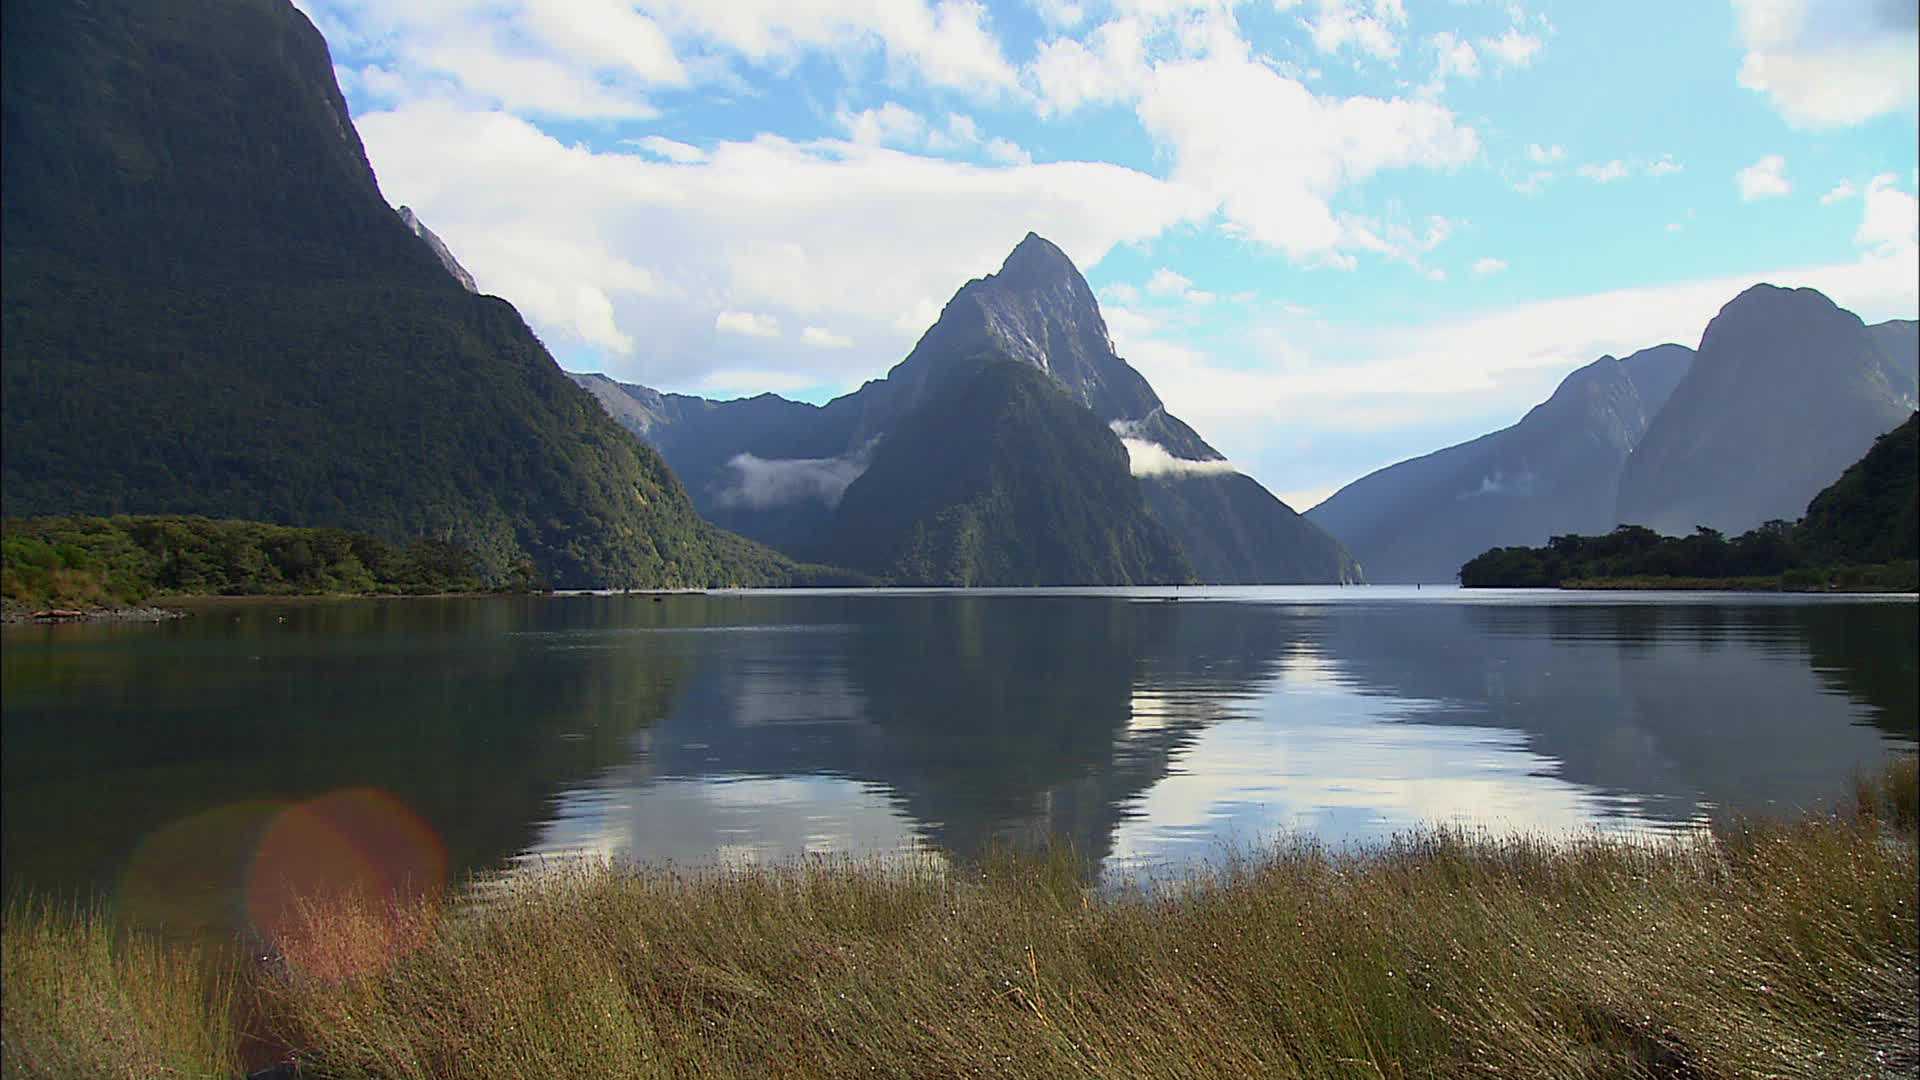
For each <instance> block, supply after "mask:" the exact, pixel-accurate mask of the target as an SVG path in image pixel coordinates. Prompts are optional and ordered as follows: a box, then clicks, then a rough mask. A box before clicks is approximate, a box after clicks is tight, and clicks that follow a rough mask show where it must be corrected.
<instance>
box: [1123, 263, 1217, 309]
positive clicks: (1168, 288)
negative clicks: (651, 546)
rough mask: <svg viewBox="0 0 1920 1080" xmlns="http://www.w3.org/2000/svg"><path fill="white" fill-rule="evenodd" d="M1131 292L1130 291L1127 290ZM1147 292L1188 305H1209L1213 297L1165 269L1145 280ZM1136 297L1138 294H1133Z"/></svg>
mask: <svg viewBox="0 0 1920 1080" xmlns="http://www.w3.org/2000/svg"><path fill="white" fill-rule="evenodd" d="M1128 291H1129V292H1133V290H1132V289H1130V288H1129V289H1128ZM1147 292H1148V293H1150V294H1152V295H1154V296H1164V297H1168V298H1170V299H1174V300H1179V301H1182V302H1184V303H1188V304H1211V303H1213V301H1214V295H1213V294H1212V293H1210V292H1207V291H1206V290H1204V289H1196V288H1194V287H1193V282H1191V281H1189V280H1187V279H1186V278H1185V277H1183V276H1182V275H1180V274H1177V273H1174V272H1173V271H1172V270H1169V269H1167V268H1166V267H1164V266H1163V267H1161V268H1160V269H1158V270H1155V271H1154V272H1153V276H1151V277H1149V278H1147ZM1134 295H1135V296H1136V297H1137V296H1138V295H1139V294H1138V293H1137V292H1135V293H1134Z"/></svg>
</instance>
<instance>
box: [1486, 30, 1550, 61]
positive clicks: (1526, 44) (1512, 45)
mask: <svg viewBox="0 0 1920 1080" xmlns="http://www.w3.org/2000/svg"><path fill="white" fill-rule="evenodd" d="M1480 48H1481V49H1482V50H1483V51H1485V52H1488V53H1491V54H1493V57H1494V59H1496V60H1498V61H1500V64H1501V66H1502V67H1510V68H1523V67H1528V66H1530V65H1531V64H1532V63H1533V58H1534V56H1535V55H1537V54H1538V53H1539V52H1540V39H1539V38H1538V37H1535V36H1534V35H1532V34H1529V33H1525V32H1523V31H1522V30H1521V29H1520V28H1519V27H1517V26H1516V27H1509V28H1508V29H1507V32H1506V33H1504V34H1501V35H1500V36H1499V37H1497V38H1481V39H1480Z"/></svg>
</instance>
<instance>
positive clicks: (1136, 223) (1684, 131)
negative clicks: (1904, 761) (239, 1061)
mask: <svg viewBox="0 0 1920 1080" xmlns="http://www.w3.org/2000/svg"><path fill="white" fill-rule="evenodd" d="M299 6H300V7H301V8H302V10H304V11H306V12H307V13H308V15H309V16H310V17H311V18H312V19H313V20H314V22H315V23H316V25H318V26H319V27H320V29H321V31H322V32H323V33H324V34H325V35H326V36H327V39H328V43H329V46H330V47H331V49H332V50H333V56H334V63H335V66H336V72H337V74H338V76H339V78H340V82H341V86H342V88H343V90H344V91H345V92H346V95H347V99H348V103H349V105H350V107H351V109H352V111H353V114H354V117H355V122H356V125H357V126H358V127H359V129H360V132H361V136H362V139H363V141H364V142H365V144H366V147H367V152H368V156H369V158H370V159H371V160H372V163H373V166H374V169H375V172H376V173H377V174H378V176H379V178H380V181H381V185H382V189H383V191H384V192H385V194H386V196H387V198H388V199H389V200H390V201H392V202H393V203H395V204H396V205H399V204H402V203H405V204H408V205H411V206H412V207H413V208H414V209H415V210H416V211H417V212H418V213H419V214H420V215H421V217H422V218H423V219H424V220H425V221H426V222H427V223H428V224H429V225H430V226H431V227H432V228H433V229H434V230H435V231H437V232H438V233H439V234H440V235H441V236H442V237H443V238H444V239H446V241H447V242H448V244H449V245H450V246H451V247H452V249H453V250H454V252H455V253H456V255H457V256H458V257H459V258H460V259H461V261H462V262H463V263H464V264H465V265H466V266H467V267H468V269H470V270H471V271H472V272H473V273H474V275H475V277H476V278H477V279H478V281H479V284H480V287H481V288H482V290H483V291H487V292H493V293H497V294H498V295H501V296H504V297H506V298H507V299H508V300H510V301H512V302H513V303H514V304H515V305H517V306H518V307H519V308H520V310H521V312H522V313H523V314H524V315H525V316H526V317H527V319H528V320H529V322H531V323H532V325H533V326H534V328H535V330H536V331H538V332H539V334H540V335H541V337H542V339H543V340H545V341H546V342H547V344H548V346H549V347H550V348H551V349H552V350H553V352H554V354H555V356H556V357H557V358H558V359H559V360H560V361H561V363H562V364H563V365H564V366H566V367H568V368H570V369H574V370H600V371H606V372H608V373H609V374H612V375H614V376H616V377H618V378H621V379H624V380H628V381H635V382H643V383H646V384H647V385H650V386H654V387H657V388H660V389H666V390H680V391H686V392H693V393H702V394H707V395H710V396H737V395H742V394H751V393H756V392H759V391H762V390H772V391H776V392H779V393H784V394H787V395H789V396H795V397H801V398H805V399H808V400H814V401H820V400H824V399H826V398H828V397H831V396H833V395H835V394H838V393H843V392H845V391H847V390H849V389H852V388H854V387H856V386H858V385H859V384H860V382H862V381H863V380H865V379H869V378H874V377H877V376H879V375H880V374H882V373H883V372H884V371H885V370H886V368H887V367H889V366H890V365H891V364H893V363H895V362H897V361H898V360H899V359H900V358H901V357H903V356H904V355H905V354H906V352H907V350H908V349H910V348H911V347H912V344H913V341H914V340H915V339H916V338H917V337H918V335H919V334H920V332H921V331H923V330H924V329H925V328H926V326H927V325H928V324H929V323H930V322H931V321H932V320H933V318H934V317H936V316H937V314H938V311H939V308H940V305H941V304H943V303H944V302H945V301H946V299H947V298H948V297H949V296H951V294H952V293H953V291H954V290H955V289H957V288H958V287H959V286H960V285H961V284H962V283H964V282H965V281H966V280H967V279H968V278H971V277H976V276H979V275H982V274H985V273H989V272H991V271H992V270H993V269H994V268H995V267H997V265H998V264H999V261H1000V260H1001V259H1002V258H1003V257H1004V256H1005V254H1006V252H1007V251H1008V250H1009V249H1011V248H1012V246H1013V245H1014V244H1015V243H1017V242H1018V241H1019V239H1020V238H1021V237H1022V236H1023V235H1024V234H1025V233H1026V232H1027V231H1028V230H1029V229H1032V230H1034V231H1037V232H1039V233H1041V234H1042V235H1044V236H1047V237H1049V238H1050V239H1053V240H1054V241H1055V242H1057V243H1059V244H1060V245H1061V246H1062V247H1063V248H1064V249H1065V250H1066V251H1067V253H1068V254H1069V255H1071V256H1072V257H1073V258H1074V259H1075V261H1076V262H1077V263H1078V264H1079V265H1080V267H1081V269H1082V271H1083V272H1085V273H1086V275H1087V277H1088V280H1089V281H1091V282H1092V283H1093V285H1094V287H1095V289H1096V291H1098V292H1099V294H1100V296H1101V301H1102V307H1103V310H1104V312H1105V314H1106V316H1107V320H1108V324H1109V328H1110V330H1111V331H1112V334H1113V337H1114V339H1115V342H1116V344H1117V346H1118V347H1119V350H1120V352H1121V354H1122V355H1123V356H1126V357H1127V358H1128V359H1129V360H1130V361H1132V362H1133V363H1134V364H1135V366H1137V367H1139V368H1140V369H1141V370H1142V371H1143V372H1144V373H1145V374H1146V375H1147V377H1148V378H1149V379H1150V380H1151V381H1152V382H1153V383H1154V386H1155V388H1156V389H1157V390H1158V391H1159V392H1160V394H1161V396H1162V397H1163V398H1164V399H1166V401H1167V403H1168V407H1169V409H1170V410H1171V411H1173V412H1174V413H1176V414H1177V415H1180V416H1181V417H1182V418H1184V419H1186V420H1187V421H1189V422H1190V423H1192V424H1193V425H1194V426H1195V427H1196V428H1197V429H1198V430H1199V431H1200V432H1201V434H1202V435H1204V436H1206V437H1207V438H1208V439H1209V440H1210V441H1212V442H1213V443H1214V444H1215V445H1216V446H1218V447H1219V448H1220V449H1221V450H1223V451H1224V452H1225V453H1226V454H1227V455H1228V456H1229V457H1230V458H1232V459H1233V460H1234V462H1235V463H1236V464H1237V465H1239V466H1240V467H1241V468H1242V469H1243V470H1245V471H1246V472H1248V473H1250V474H1251V475H1253V476H1255V477H1256V478H1258V479H1260V480H1261V481H1263V482H1264V483H1266V484H1267V485H1268V486H1269V487H1271V488H1272V489H1274V490H1275V492H1276V493H1279V494H1281V495H1282V497H1283V498H1286V499H1288V501H1290V502H1292V503H1293V504H1294V505H1295V506H1296V507H1297V508H1300V509H1304V508H1305V507H1306V506H1308V505H1311V504H1312V503H1313V502H1315V501H1317V500H1318V499H1319V498H1321V497H1324V495H1325V494H1327V493H1328V492H1330V491H1331V490H1333V489H1335V488H1337V487H1339V486H1340V485H1342V484H1344V483H1346V482H1348V481H1350V480H1353V479H1355V478H1357V477H1358V476H1360V475H1362V474H1364V473H1366V472H1368V471H1370V470H1372V469H1374V468H1378V467H1380V466H1383V465H1386V464H1389V463H1391V462H1393V461H1396V460H1400V459H1402V458H1405V457H1408V456H1411V455H1414V454H1419V453H1424V452H1427V451H1430V450H1433V449H1437V448H1439V447H1440V446H1444V445H1447V444H1450V443H1452V442H1457V441H1459V440H1461V439H1464V438H1469V437H1472V436H1474V435H1478V434H1481V433H1484V432H1486V431H1488V430H1491V429H1493V428H1496V427H1500V426H1504V425H1505V424H1508V423H1511V422H1512V421H1513V420H1515V419H1517V418H1518V417H1519V416H1520V415H1521V414H1522V413H1523V412H1524V411H1525V410H1526V408H1527V407H1528V406H1530V405H1531V404H1533V403H1534V402H1536V401H1538V400H1540V399H1541V398H1543V397H1544V396H1545V395H1546V394H1547V393H1548V392H1550V391H1551V389H1552V387H1553V385H1554V384H1555V383H1556V382H1557V381H1558V380H1559V379H1560V378H1561V377H1563V376H1564V375H1565V374H1566V373H1567V372H1568V371H1570V370H1572V369H1573V368H1574V367H1577V366H1579V365H1580V364H1583V363H1585V362H1587V361H1590V360H1592V359H1594V358H1595V357H1597V356H1600V355H1602V354H1603V353H1608V352H1612V353H1615V354H1624V353H1625V352H1627V351H1630V350H1632V349H1634V348H1638V347H1643V346H1647V345H1653V344H1657V343H1660V342H1663V341H1680V342H1682V343H1685V344H1689V345H1691V344H1696V343H1697V341H1698V339H1699V335H1700V330H1701V329H1702V328H1703V327H1704V325H1705V323H1706V321H1707V319H1709V318H1710V317H1711V316H1712V314H1713V313H1714V312H1715V311H1716V310H1717V309H1718V308H1719V306H1720V305H1721V304H1723V303H1725V302H1726V301H1727V300H1729V299H1731V298H1732V296H1733V295H1734V294H1735V293H1736V292H1738V291H1739V289H1741V288H1743V287H1745V286H1746V285H1749V284H1752V283H1753V282H1755V281H1759V280H1767V281H1772V282H1775V283H1778V284H1792V285H1801V284H1806V285H1813V286H1815V287H1818V288H1821V289H1823V290H1825V291H1827V292H1828V293H1829V295H1831V296H1833V297H1834V298H1835V299H1836V300H1837V301H1839V302H1840V303H1842V304H1843V305H1845V306H1847V307H1849V308H1851V309H1853V310H1854V311H1856V312H1858V313H1859V314H1860V315H1861V316H1863V317H1864V318H1867V319H1868V320H1869V321H1877V320H1879V319H1885V318H1893V317H1900V318H1911V317H1913V316H1914V313H1915V308H1916V293H1917V292H1920V285H1917V282H1916V278H1917V277H1920V270H1916V256H1915V234H1916V225H1915V221H1916V212H1915V206H1916V202H1915V197H1914V192H1915V184H1916V176H1915V167H1916V157H1917V156H1920V148H1917V145H1916V136H1915V85H1916V80H1917V79H1920V71H1917V69H1916V55H1917V54H1920V38H1917V37H1916V15H1915V11H1914V8H1913V5H1912V4H1910V3H1905V4H1903V3H1901V2H1899V0H1891V2H1889V0H1825V2H1816V0H1732V2H1730V3H1718V2H1710V0H1699V2H1691V0H1690V2H1687V3H1680V4H1675V3H1671V2H1668V3H1660V4H1654V3H1608V4H1593V3H1585V2H1582V3H1567V4H1546V3H1524V4H1503V3H1479V2H1473V0H1436V2H1432V3H1421V2H1418V0H1280V2H1273V0H1254V2H1249V3H1241V4H1234V3H1229V2H1186V0H1113V2H1099V0H1080V2H1073V0H1005V2H995V3H975V2H971V0H864V2H847V0H836V2H828V0H728V2H727V3H724V4H715V3H711V2H707V0H660V2H657V3H656V2H643V3H638V4H633V3H627V2H623V0H416V2H413V3H408V4H380V3H365V2H360V0H300V4H299Z"/></svg>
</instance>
